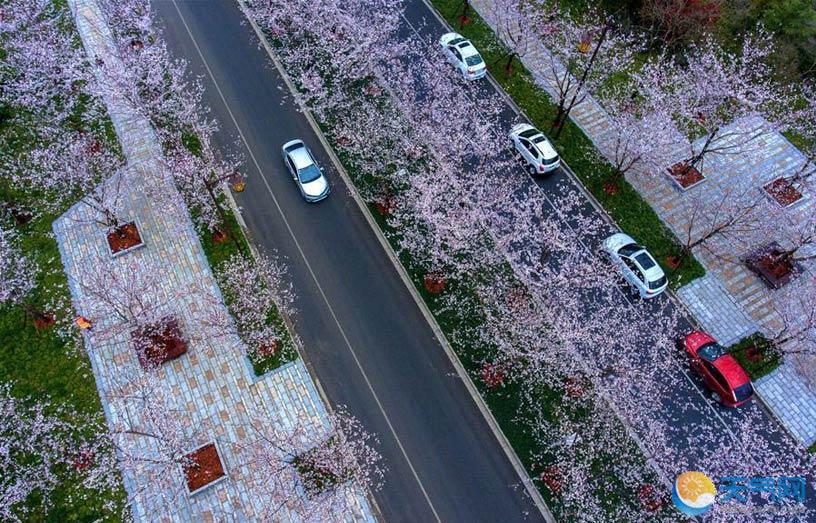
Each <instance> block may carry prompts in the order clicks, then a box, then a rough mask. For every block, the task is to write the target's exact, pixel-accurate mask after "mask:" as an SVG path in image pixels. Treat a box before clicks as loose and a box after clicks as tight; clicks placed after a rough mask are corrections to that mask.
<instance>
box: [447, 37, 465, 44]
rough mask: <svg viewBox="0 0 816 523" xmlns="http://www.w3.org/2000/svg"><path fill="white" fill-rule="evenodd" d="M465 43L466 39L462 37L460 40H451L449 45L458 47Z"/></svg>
mask: <svg viewBox="0 0 816 523" xmlns="http://www.w3.org/2000/svg"><path fill="white" fill-rule="evenodd" d="M464 41H465V39H464V38H461V37H460V38H454V39H453V40H451V41H450V42H448V44H449V45H458V44H461V43H462V42H464Z"/></svg>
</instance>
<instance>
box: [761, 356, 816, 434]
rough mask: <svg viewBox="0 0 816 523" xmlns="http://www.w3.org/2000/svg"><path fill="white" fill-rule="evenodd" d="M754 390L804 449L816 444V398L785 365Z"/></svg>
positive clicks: (766, 377)
mask: <svg viewBox="0 0 816 523" xmlns="http://www.w3.org/2000/svg"><path fill="white" fill-rule="evenodd" d="M754 386H755V387H756V389H757V391H758V392H759V393H760V394H761V395H762V399H763V400H764V401H765V404H766V405H768V407H769V408H770V409H771V411H773V412H774V414H776V415H777V417H778V418H779V420H780V421H781V422H782V424H783V425H784V426H785V428H787V429H788V431H789V432H790V433H791V434H793V436H794V437H795V438H796V439H798V440H799V441H801V442H803V443H804V444H805V445H808V446H809V445H812V444H813V442H816V423H814V422H813V420H816V394H814V392H813V390H812V389H811V388H810V387H809V386H808V384H807V383H805V382H804V380H803V379H802V377H801V376H800V375H799V374H798V373H797V372H796V370H795V369H794V368H793V364H791V363H790V362H786V363H785V364H783V365H782V366H780V367H779V368H778V369H777V370H776V371H774V372H773V373H772V374H769V375H767V376H765V377H763V378H760V379H759V380H758V381H757V382H756V383H755V384H754Z"/></svg>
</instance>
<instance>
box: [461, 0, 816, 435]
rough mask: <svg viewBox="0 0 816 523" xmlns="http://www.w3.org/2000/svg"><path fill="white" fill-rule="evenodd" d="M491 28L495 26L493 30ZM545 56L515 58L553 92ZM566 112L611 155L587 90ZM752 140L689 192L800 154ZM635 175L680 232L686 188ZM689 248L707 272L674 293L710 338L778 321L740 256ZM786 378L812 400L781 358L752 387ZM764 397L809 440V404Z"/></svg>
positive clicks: (762, 172)
mask: <svg viewBox="0 0 816 523" xmlns="http://www.w3.org/2000/svg"><path fill="white" fill-rule="evenodd" d="M471 5H472V6H473V7H474V8H475V9H476V10H477V11H478V12H479V14H480V15H481V16H482V17H483V18H484V19H485V21H487V23H488V24H490V25H491V26H492V27H493V28H494V29H495V28H496V27H498V26H499V24H498V23H497V19H498V16H500V15H499V14H497V13H495V12H494V10H493V9H492V8H493V5H494V4H493V2H492V1H491V0H473V1H472V2H471ZM513 33H514V34H516V35H519V34H525V32H524V31H518V30H516V31H513ZM497 34H501V33H500V32H498V31H497ZM518 48H522V49H523V48H524V46H523V45H519V46H518ZM550 57H551V54H550V53H549V52H548V50H547V49H546V48H544V47H542V46H540V45H536V44H535V43H531V44H530V45H528V46H527V52H526V53H525V54H524V55H523V56H521V57H520V60H521V61H522V63H523V64H524V66H525V67H526V68H527V69H528V70H529V71H530V72H531V73H532V74H533V76H534V78H535V79H536V81H537V83H538V84H539V86H541V87H542V88H543V89H544V90H545V91H547V92H548V93H550V94H551V95H553V97H554V98H556V97H557V89H556V86H555V81H554V78H553V77H552V74H551V63H552V62H551V58H550ZM570 118H571V119H572V120H573V121H574V122H575V124H576V125H578V127H580V128H581V129H582V130H583V131H584V133H585V134H586V135H587V136H588V137H589V139H590V140H591V141H592V142H593V143H594V144H595V146H596V147H597V148H598V150H599V151H600V152H601V153H602V154H604V155H605V156H606V157H607V158H611V157H613V155H614V153H613V151H614V144H615V140H614V135H613V134H612V133H613V131H612V129H611V126H610V125H609V123H608V116H607V113H606V111H605V110H604V109H603V107H601V106H600V104H599V103H598V102H597V101H596V100H595V99H594V98H593V97H592V96H587V97H586V99H585V100H584V101H583V102H581V103H580V104H579V105H577V106H576V107H574V108H573V110H572V111H571V113H570ZM757 143H758V146H759V147H761V149H760V150H759V151H758V153H757V154H755V155H753V157H739V158H734V157H720V158H711V159H709V160H707V165H706V166H705V168H704V169H703V174H704V175H705V176H706V180H705V181H704V182H703V183H701V184H700V185H698V186H696V187H694V188H693V189H692V191H694V190H696V191H698V192H705V191H710V190H716V189H718V188H720V187H721V185H720V184H721V183H723V184H729V183H734V180H735V179H737V178H736V177H741V179H745V178H746V177H749V178H750V182H752V183H754V184H755V185H756V186H757V187H761V186H762V185H763V184H764V183H767V182H768V181H771V180H773V179H775V178H777V177H779V176H782V175H786V174H789V173H791V172H794V171H795V170H796V169H798V167H799V166H800V165H801V163H802V162H803V161H804V157H803V155H802V154H801V152H799V151H798V150H797V149H796V148H795V147H793V146H792V145H791V144H790V142H788V141H787V140H786V139H785V138H784V137H783V136H782V135H780V134H778V133H776V134H770V135H768V136H767V137H763V138H762V139H761V140H759V141H758V142H757ZM678 160H682V156H680V157H678ZM641 174H642V173H638V172H637V169H636V168H635V169H633V170H632V172H630V173H627V180H629V181H630V182H631V183H632V184H633V186H634V187H635V188H636V189H637V190H638V192H639V193H640V194H641V195H642V196H643V197H644V198H645V199H646V200H647V201H648V202H649V204H650V205H651V206H652V207H653V208H654V209H655V211H656V212H657V213H658V215H659V216H660V217H661V219H663V220H664V222H665V223H666V224H667V225H668V226H669V227H670V228H671V229H672V230H673V231H674V232H675V234H678V236H680V235H682V233H683V232H684V231H685V229H684V225H686V223H685V222H684V218H683V216H682V214H683V213H682V211H683V208H684V205H688V203H687V201H688V198H684V196H687V192H688V191H687V192H686V193H684V192H683V191H680V190H679V189H678V188H677V187H676V186H675V184H674V183H673V182H672V181H671V180H669V178H668V177H667V176H642V175H641ZM717 178H719V179H720V182H719V183H717V182H715V180H716V179H717ZM741 183H742V182H741ZM684 200H685V201H686V203H684ZM813 200H814V199H813V198H807V199H806V201H805V202H804V204H802V205H800V204H796V205H795V207H797V208H796V209H795V211H796V212H802V213H808V212H816V205H815V204H814V201H813ZM694 254H695V256H696V257H697V258H698V260H699V261H700V262H701V263H702V265H703V266H704V267H705V269H706V272H707V276H706V277H705V278H703V279H702V280H698V281H695V282H691V283H690V284H688V285H686V286H685V287H683V288H682V289H680V290H679V291H678V296H679V298H680V299H681V300H682V301H683V302H684V303H685V305H686V306H687V307H688V309H689V310H690V311H692V313H693V314H694V315H695V317H696V318H697V319H698V321H700V323H701V324H702V325H703V326H704V327H705V328H707V329H710V330H711V331H712V333H713V334H715V336H716V337H717V338H718V340H720V341H721V342H722V343H724V344H726V345H728V344H731V343H733V342H734V341H738V340H739V339H741V338H742V337H744V336H745V335H746V334H750V333H751V332H753V331H755V330H760V331H762V332H764V333H766V334H772V333H774V332H776V331H777V330H778V329H779V328H780V325H781V323H780V319H779V316H778V315H777V314H776V311H775V308H774V302H773V299H774V293H772V292H770V291H769V290H768V289H767V288H766V287H765V285H764V284H763V283H762V282H761V281H760V280H759V278H757V277H756V276H755V275H754V274H753V273H751V272H750V271H749V270H748V269H747V268H746V267H745V266H744V265H743V264H742V263H724V262H723V260H722V259H721V258H715V257H714V256H713V255H711V254H710V253H708V252H707V251H705V250H703V249H700V248H696V249H695V250H694ZM752 328H753V331H752ZM792 376H796V377H795V378H792ZM788 380H792V381H791V387H792V388H791V390H795V391H796V393H797V394H799V395H800V396H801V398H802V401H804V402H805V403H806V404H807V405H810V402H811V400H813V399H816V390H814V388H813V387H812V386H810V385H808V384H807V383H806V382H805V380H804V379H803V378H802V377H801V376H800V375H799V374H797V373H796V371H795V369H794V368H793V366H791V365H788V364H785V365H783V367H781V368H780V369H779V370H778V371H776V372H775V373H773V374H771V375H770V376H767V377H766V378H764V379H763V380H761V381H762V383H763V384H765V386H764V387H758V392H759V394H760V395H761V396H762V397H763V399H765V397H764V396H765V391H771V390H772V388H771V387H772V386H774V387H777V389H780V388H781V387H782V386H783V385H784V384H785V383H786V382H787V381H788ZM766 403H767V404H768V405H769V407H770V408H771V409H772V410H773V411H774V414H775V415H776V416H777V417H778V418H779V419H780V420H782V421H783V424H785V426H786V427H788V428H791V427H796V426H801V427H803V429H807V430H799V429H796V430H791V432H792V433H793V434H794V435H795V436H796V437H797V439H799V440H800V441H801V442H802V443H803V444H805V445H806V446H807V445H810V444H811V443H813V442H814V441H815V440H816V415H814V414H813V413H814V412H816V411H814V410H812V409H809V408H799V407H797V406H795V405H794V404H793V403H791V402H785V401H773V400H772V399H769V400H768V401H766Z"/></svg>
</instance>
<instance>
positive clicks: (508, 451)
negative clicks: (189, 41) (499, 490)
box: [174, 0, 555, 523]
mask: <svg viewBox="0 0 816 523" xmlns="http://www.w3.org/2000/svg"><path fill="white" fill-rule="evenodd" d="M174 1H175V0H174ZM239 3H240V4H241V6H242V10H243V9H244V2H243V0H239ZM244 14H245V15H246V18H247V20H248V21H249V23H250V25H251V26H252V27H253V29H254V30H255V32H256V34H257V35H258V38H259V39H260V41H261V45H262V46H263V47H264V49H265V50H266V52H267V54H268V55H269V57H270V59H271V60H272V62H273V63H274V64H275V67H276V68H277V69H278V72H279V73H280V75H281V77H282V78H283V80H284V82H285V83H286V85H287V87H288V88H289V90H290V91H291V92H296V89H295V86H294V84H293V83H292V81H291V80H290V79H289V76H288V75H287V74H286V72H285V70H284V69H283V66H282V64H280V62H279V61H278V59H277V57H276V56H275V54H274V51H273V50H272V49H271V47H270V46H269V43H268V42H267V41H266V38H265V36H264V35H263V31H261V29H260V27H258V25H257V24H256V23H255V21H254V20H252V19H251V17H249V16H248V15H247V13H246V11H244ZM298 105H299V107H300V108H301V111H302V113H303V114H304V116H306V119H307V120H308V122H309V125H311V126H312V129H313V131H314V132H315V134H316V135H317V137H318V139H319V140H320V143H321V144H322V145H323V148H324V149H325V151H326V154H327V155H328V156H329V158H330V159H331V161H332V163H333V164H334V167H335V169H336V170H337V172H338V173H339V174H340V176H341V177H342V178H343V181H344V182H345V184H346V186H347V188H348V190H349V193H350V194H351V196H352V198H353V199H354V201H355V203H357V206H358V207H359V209H360V212H361V213H362V214H363V216H364V217H365V219H366V221H368V223H369V226H370V228H371V230H372V231H373V232H374V234H375V236H376V237H377V239H378V240H379V241H380V244H381V245H382V247H383V250H384V251H385V252H386V254H387V255H388V257H389V258H390V259H391V264H392V265H393V267H394V268H395V270H396V271H397V274H399V276H400V279H402V282H403V284H404V285H405V287H406V288H407V289H408V291H409V292H410V294H411V296H412V297H413V298H414V301H415V302H416V304H417V306H418V307H419V309H420V311H421V312H422V315H423V316H424V317H425V320H426V321H427V322H428V324H429V325H430V326H431V330H432V331H433V332H434V335H435V336H436V338H437V341H439V344H440V345H441V346H442V348H443V350H444V351H445V353H446V354H447V356H448V359H449V360H450V361H451V364H452V365H453V367H454V368H455V369H456V373H457V374H458V375H459V378H460V379H461V380H462V383H463V384H464V386H465V389H466V390H467V391H468V393H469V394H470V396H471V398H472V399H473V401H474V403H476V406H477V407H478V408H479V411H480V412H481V414H482V416H483V417H484V419H485V421H486V422H487V424H488V427H489V428H490V430H491V431H492V432H493V435H494V437H495V438H496V439H497V440H498V442H499V445H500V446H501V447H502V450H504V452H505V455H506V456H507V458H508V459H509V460H510V463H511V465H512V466H513V468H514V469H515V471H516V474H517V475H518V476H519V479H520V480H521V482H522V485H524V488H525V490H526V491H527V494H528V495H529V496H530V498H531V499H532V501H533V503H534V504H535V506H536V508H537V509H538V510H539V512H541V514H542V516H543V517H544V519H545V520H546V521H548V522H549V523H555V517H554V516H553V514H552V512H551V511H550V509H549V507H548V506H547V504H546V503H545V501H544V499H543V498H542V496H541V493H540V492H539V491H538V489H537V488H536V487H535V485H534V484H533V482H532V480H531V478H530V476H529V474H528V473H527V470H526V469H525V468H524V465H523V464H522V463H521V460H520V459H519V457H518V455H516V452H515V449H514V448H513V447H512V445H510V442H509V441H508V439H507V437H506V436H505V435H504V432H503V431H502V430H501V427H500V426H499V424H498V422H497V421H496V419H495V418H494V417H493V413H492V412H491V411H490V409H488V408H487V405H486V404H485V402H484V399H483V398H482V396H481V395H480V394H479V392H478V390H476V386H475V385H474V384H473V382H472V381H471V379H470V376H469V375H468V373H467V371H466V370H465V368H464V366H463V365H462V362H461V361H460V360H459V357H458V356H457V355H456V353H455V352H454V351H453V349H452V348H451V346H450V344H449V343H448V340H447V338H446V337H445V335H444V333H443V332H442V329H441V328H440V327H439V325H438V324H437V322H436V318H434V316H433V314H432V313H431V311H430V309H428V306H427V304H426V303H425V301H424V300H423V299H422V297H421V296H420V295H419V293H418V292H417V290H416V287H414V284H413V282H412V281H411V279H410V278H409V277H408V274H407V273H406V272H405V268H404V267H403V266H402V264H401V263H400V261H399V259H398V258H397V256H396V254H395V253H394V251H393V249H392V248H391V244H390V243H388V240H387V239H386V238H385V236H384V235H383V233H382V231H381V230H380V228H379V226H378V225H377V222H376V220H374V218H373V217H372V216H371V212H370V211H369V209H368V206H367V205H366V204H365V202H363V200H362V198H361V197H360V195H359V193H358V192H357V188H356V187H355V185H354V183H353V182H352V180H351V177H350V176H349V175H348V173H347V172H346V170H345V168H344V167H343V165H342V163H341V162H340V160H339V159H338V158H337V156H336V155H335V153H334V150H333V149H332V147H331V145H330V144H329V143H328V141H327V140H326V138H325V136H324V134H323V131H322V130H321V129H320V126H318V125H317V122H316V121H315V120H314V117H313V116H312V113H311V111H309V109H308V108H307V107H305V106H303V104H302V103H301V102H299V101H298ZM429 502H430V501H429ZM434 513H436V512H435V511H434Z"/></svg>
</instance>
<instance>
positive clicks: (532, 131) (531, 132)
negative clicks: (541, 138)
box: [519, 129, 541, 138]
mask: <svg viewBox="0 0 816 523" xmlns="http://www.w3.org/2000/svg"><path fill="white" fill-rule="evenodd" d="M536 134H541V133H539V132H538V131H537V130H536V129H527V130H526V131H522V132H520V133H519V136H521V137H522V138H529V137H531V136H534V135H536Z"/></svg>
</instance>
